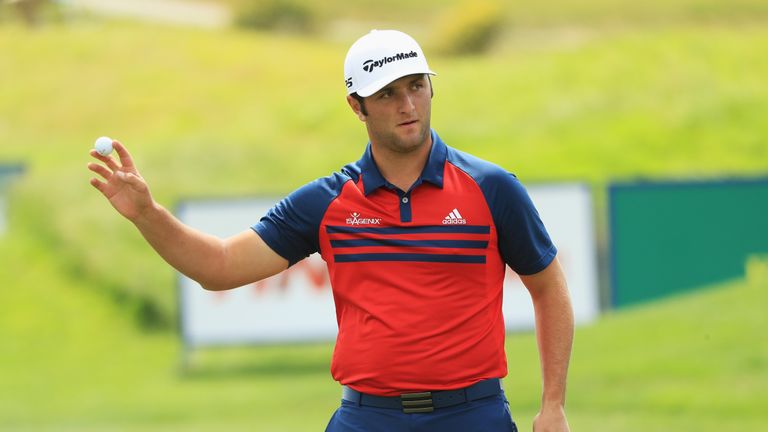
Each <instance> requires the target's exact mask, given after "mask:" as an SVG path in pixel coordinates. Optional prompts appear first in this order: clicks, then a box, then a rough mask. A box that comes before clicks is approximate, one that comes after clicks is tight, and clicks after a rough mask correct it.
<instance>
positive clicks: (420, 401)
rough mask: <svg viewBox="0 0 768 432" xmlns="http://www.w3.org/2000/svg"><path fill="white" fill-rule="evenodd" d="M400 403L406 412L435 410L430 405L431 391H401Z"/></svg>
mask: <svg viewBox="0 0 768 432" xmlns="http://www.w3.org/2000/svg"><path fill="white" fill-rule="evenodd" d="M400 403H401V404H402V406H403V412H404V413H406V414H414V413H430V412H432V411H434V410H435V406H434V405H432V392H421V393H403V394H401V395H400Z"/></svg>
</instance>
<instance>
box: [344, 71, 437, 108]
mask: <svg viewBox="0 0 768 432" xmlns="http://www.w3.org/2000/svg"><path fill="white" fill-rule="evenodd" d="M427 80H428V81H429V91H430V95H429V97H431V98H432V97H435V88H434V87H432V77H431V76H430V75H427ZM350 96H352V97H353V98H355V100H356V101H358V102H360V112H361V113H363V115H364V116H367V115H368V110H366V109H365V98H364V97H362V96H360V95H359V94H357V92H354V93H352V94H350Z"/></svg>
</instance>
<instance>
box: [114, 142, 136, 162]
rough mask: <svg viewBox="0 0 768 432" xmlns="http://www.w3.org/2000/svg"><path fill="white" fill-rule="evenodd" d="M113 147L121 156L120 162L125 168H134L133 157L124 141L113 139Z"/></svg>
mask: <svg viewBox="0 0 768 432" xmlns="http://www.w3.org/2000/svg"><path fill="white" fill-rule="evenodd" d="M112 148H114V149H115V151H117V155H118V156H119V157H120V163H121V164H122V165H123V167H124V168H133V158H132V157H131V154H130V153H128V150H127V149H126V148H125V146H124V145H123V143H121V142H120V141H112Z"/></svg>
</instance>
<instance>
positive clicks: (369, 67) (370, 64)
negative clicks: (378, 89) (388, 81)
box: [363, 51, 419, 72]
mask: <svg viewBox="0 0 768 432" xmlns="http://www.w3.org/2000/svg"><path fill="white" fill-rule="evenodd" d="M418 56H419V55H418V54H417V53H416V51H411V52H409V53H400V54H396V55H394V56H392V57H384V58H382V59H381V60H377V61H373V60H366V61H364V62H363V70H364V71H366V72H373V69H374V68H377V67H382V66H384V65H385V64H387V63H392V62H396V61H398V60H403V59H407V58H412V57H418Z"/></svg>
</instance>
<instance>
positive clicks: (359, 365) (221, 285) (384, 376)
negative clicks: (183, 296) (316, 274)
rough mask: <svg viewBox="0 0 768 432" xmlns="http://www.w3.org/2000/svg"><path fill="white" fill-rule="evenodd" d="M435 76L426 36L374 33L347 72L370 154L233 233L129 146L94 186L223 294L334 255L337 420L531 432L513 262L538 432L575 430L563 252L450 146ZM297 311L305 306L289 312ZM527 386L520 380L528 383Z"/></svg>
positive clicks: (487, 169) (106, 159) (446, 431)
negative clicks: (157, 179)
mask: <svg viewBox="0 0 768 432" xmlns="http://www.w3.org/2000/svg"><path fill="white" fill-rule="evenodd" d="M433 75H435V73H434V72H432V70H431V69H430V68H429V66H428V65H427V60H426V58H425V57H424V53H423V52H422V50H421V48H420V47H419V45H418V43H417V42H416V41H415V40H414V39H413V38H411V37H410V36H408V35H406V34H404V33H402V32H399V31H393V30H382V31H376V30H374V31H372V32H370V33H368V34H366V35H365V36H363V37H362V38H360V39H359V40H357V41H356V42H355V43H354V44H353V45H352V47H351V48H350V49H349V52H348V53H347V56H346V60H345V64H344V82H345V86H346V89H347V102H348V104H349V106H350V108H351V109H352V112H353V113H354V114H355V115H356V116H357V117H358V118H359V119H360V121H361V122H363V123H364V124H365V127H366V129H367V131H368V138H369V143H368V145H367V146H366V148H365V151H364V153H363V156H362V158H361V159H360V160H358V161H357V162H354V163H351V164H349V165H347V166H345V167H344V168H342V169H341V170H340V171H339V172H336V173H333V174H331V175H330V176H328V177H323V178H320V179H318V180H315V181H313V182H311V183H309V184H307V185H305V186H303V187H301V188H299V189H298V190H296V191H295V192H293V193H291V194H290V195H289V196H288V197H286V198H285V199H283V200H282V201H281V202H279V203H278V204H277V205H275V207H273V208H272V209H271V210H270V211H269V212H268V213H267V215H266V216H264V217H263V218H262V219H261V220H260V221H258V222H256V221H254V222H256V223H255V224H254V225H253V226H252V227H250V228H245V229H244V231H243V232H241V233H240V234H237V235H235V236H233V237H231V238H227V239H219V238H216V237H213V236H210V235H207V234H205V233H202V232H199V231H196V230H194V229H192V228H190V227H188V226H186V225H184V224H182V223H181V222H180V221H179V220H178V219H176V218H175V217H174V216H173V215H171V213H169V212H168V211H167V210H166V209H164V208H163V207H162V206H161V205H160V204H158V203H157V202H155V201H154V200H153V198H152V196H151V194H150V191H149V188H148V186H147V183H146V182H145V181H144V179H143V178H142V177H141V175H140V174H139V172H138V171H137V169H136V166H135V165H134V163H133V161H132V159H131V156H130V154H129V153H128V151H127V150H126V148H125V146H123V145H122V144H120V143H118V142H116V143H115V149H116V151H117V154H118V155H119V160H115V159H114V158H112V157H111V156H101V155H99V154H98V153H96V152H95V151H91V156H93V157H94V158H96V159H98V160H99V161H101V163H100V164H97V163H90V164H89V169H90V170H92V171H93V172H95V173H96V174H98V175H99V176H100V177H101V179H97V178H94V179H91V184H92V185H93V186H94V187H95V188H96V189H98V190H99V191H101V192H102V194H104V196H105V197H106V198H107V199H109V201H110V203H111V204H112V205H113V206H114V207H115V209H117V211H118V212H119V213H120V214H122V215H123V216H124V217H126V218H127V219H129V220H130V221H131V222H132V223H133V224H134V225H135V226H136V227H137V228H138V229H139V231H140V232H141V234H142V235H143V236H144V238H145V239H146V240H147V241H148V242H149V244H150V245H152V247H153V248H154V249H155V250H156V251H157V252H158V253H159V254H160V255H161V256H162V257H163V258H164V259H165V260H166V261H167V262H168V263H169V264H170V265H172V266H173V267H174V268H176V269H177V270H178V271H180V272H181V273H183V274H185V275H187V276H188V277H190V278H192V279H194V280H196V281H197V282H199V283H200V284H201V285H202V286H203V287H204V288H206V289H209V290H226V289H231V288H235V287H240V286H243V285H246V284H249V283H252V282H255V281H258V280H261V279H264V278H267V277H269V276H272V275H274V274H276V273H279V272H281V271H283V270H285V269H286V268H288V267H289V266H290V265H293V264H295V263H297V262H298V261H300V260H302V259H304V258H305V257H307V256H308V255H310V254H312V253H314V252H319V253H320V254H321V256H322V258H323V259H324V260H325V262H326V263H327V265H328V270H329V274H330V278H331V285H332V287H333V296H334V302H335V306H336V319H337V322H338V327H339V332H338V337H337V339H336V346H335V350H334V353H333V359H332V363H331V373H332V375H333V378H334V379H335V380H336V381H338V382H339V384H340V386H341V388H340V393H341V406H340V407H339V408H338V410H337V411H336V412H335V413H334V414H333V417H332V418H331V420H330V422H329V424H328V426H327V429H326V430H327V431H333V432H335V431H339V432H346V431H366V432H372V431H382V432H384V431H386V432H396V431H414V432H416V431H424V432H427V431H428V432H432V431H435V432H451V431H456V432H468V431H516V430H517V428H516V426H515V423H514V421H513V419H512V415H511V414H510V410H509V404H508V402H507V399H506V397H505V394H504V391H503V390H502V385H501V379H502V378H503V377H505V376H506V375H507V360H506V355H505V352H504V330H505V326H504V319H503V316H502V292H503V289H502V284H503V281H504V272H505V268H506V266H509V267H511V268H512V269H513V270H514V271H515V272H516V273H517V274H518V275H520V278H521V279H522V281H523V283H524V284H525V286H526V288H527V289H528V290H529V291H530V294H531V298H532V300H533V305H534V309H535V312H536V335H537V340H538V346H539V354H540V358H541V369H542V379H543V395H542V404H541V409H540V411H539V413H538V415H537V416H536V418H535V419H534V430H535V431H536V432H563V431H568V430H569V429H568V423H567V420H566V417H565V411H564V405H565V384H566V375H567V370H568V363H569V361H570V353H571V345H572V340H573V313H572V308H571V304H570V299H569V294H568V290H567V287H566V282H565V278H564V276H563V272H562V270H561V267H560V264H559V262H558V259H557V249H556V248H555V245H554V244H553V243H552V241H551V240H550V237H549V235H548V234H547V231H546V229H545V227H544V225H543V224H542V222H541V219H540V218H539V215H538V213H537V211H536V209H535V208H534V206H533V203H532V202H531V200H530V198H529V197H528V194H527V192H526V190H525V188H524V187H523V186H522V185H521V184H520V182H519V181H518V180H517V178H516V177H515V176H514V175H512V174H509V173H508V172H507V171H505V170H503V169H501V168H499V167H498V166H496V165H493V164H491V163H489V162H485V161H483V160H480V159H478V158H476V157H473V156H471V155H469V154H466V153H463V152H460V151H458V150H455V149H453V148H451V147H449V146H448V145H447V144H446V143H445V142H444V141H443V140H442V138H441V137H440V136H438V134H437V132H436V131H435V130H433V129H432V128H431V125H430V119H431V106H432V96H433V94H434V93H433V90H432V81H431V77H432V76H433ZM287 319H290V318H287ZM512 388H514V380H512Z"/></svg>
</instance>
